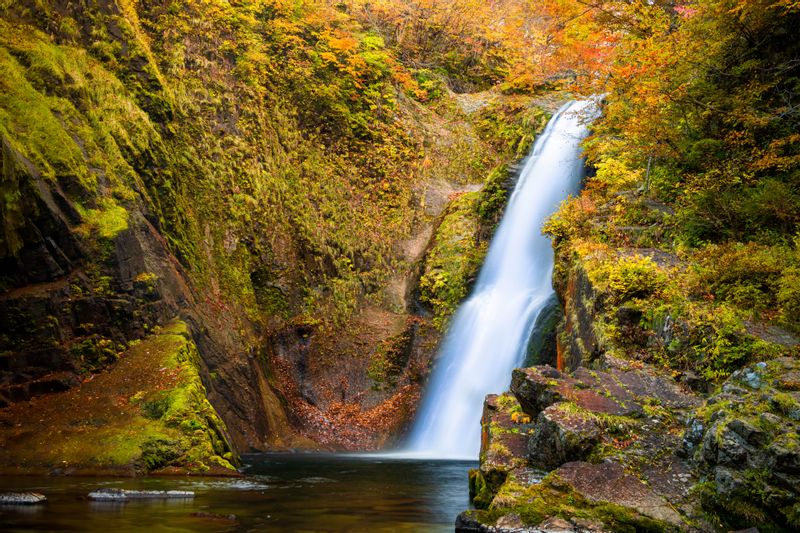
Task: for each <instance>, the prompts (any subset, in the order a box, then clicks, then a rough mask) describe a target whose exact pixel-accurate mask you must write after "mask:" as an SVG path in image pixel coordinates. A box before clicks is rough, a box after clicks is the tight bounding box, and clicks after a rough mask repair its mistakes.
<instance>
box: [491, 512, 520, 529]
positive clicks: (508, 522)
mask: <svg viewBox="0 0 800 533" xmlns="http://www.w3.org/2000/svg"><path fill="white" fill-rule="evenodd" d="M495 525H496V526H497V527H498V528H500V529H522V528H524V527H525V524H524V523H523V522H522V519H521V518H520V517H519V515H518V514H514V513H509V514H507V515H503V516H501V517H500V518H498V519H497V522H496V523H495Z"/></svg>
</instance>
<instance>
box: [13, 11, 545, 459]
mask: <svg viewBox="0 0 800 533" xmlns="http://www.w3.org/2000/svg"><path fill="white" fill-rule="evenodd" d="M0 29H2V31H0V35H1V36H0V64H2V76H0V84H2V96H0V137H2V158H3V173H2V181H1V182H0V190H2V198H3V200H2V203H0V216H1V217H2V224H3V233H2V234H1V235H0V291H2V292H1V293H0V330H1V331H2V334H0V373H1V374H0V408H4V410H3V420H4V426H3V430H2V431H3V439H4V443H5V447H6V449H7V450H9V451H10V452H11V451H12V448H11V446H12V443H14V442H17V443H20V444H19V446H17V447H13V450H18V451H20V453H21V451H22V450H23V448H25V446H30V445H31V443H33V442H40V441H39V440H37V439H36V438H35V437H37V436H39V435H40V434H41V432H42V431H50V430H54V431H57V430H58V428H62V426H63V424H62V423H63V422H65V421H62V423H59V422H58V421H57V420H56V419H55V418H52V417H50V415H48V417H42V421H43V422H42V425H39V426H33V425H31V426H28V424H27V423H26V422H25V420H26V419H27V418H29V417H32V416H36V413H39V412H41V413H50V414H51V415H52V414H54V413H57V412H58V405H59V402H71V401H77V400H75V398H74V396H72V395H74V394H76V392H75V391H80V390H97V388H98V387H99V385H97V383H104V382H109V383H116V382H117V381H116V380H117V379H122V377H120V376H117V375H116V374H115V373H118V372H119V371H120V370H119V369H120V368H127V369H128V371H130V372H132V373H136V372H139V373H141V372H147V373H149V372H152V371H153V369H154V367H152V366H146V365H128V366H126V365H125V364H124V363H123V362H124V361H127V360H130V359H135V358H136V357H139V356H140V355H141V349H140V346H142V345H143V346H153V349H152V350H149V351H147V353H149V354H150V355H151V356H152V357H153V359H154V360H155V361H158V360H161V359H162V358H163V360H168V361H174V360H176V359H175V357H177V356H175V354H176V353H178V352H180V351H181V350H183V348H181V349H177V348H174V347H173V346H172V345H169V343H166V341H164V339H163V338H162V336H163V328H164V327H166V326H167V325H168V324H173V323H175V321H176V320H177V321H179V322H180V323H182V324H185V326H186V330H185V335H184V336H185V338H186V342H187V343H188V344H187V347H186V348H185V350H184V351H186V350H188V351H190V352H191V353H196V354H197V357H194V356H193V357H191V358H185V357H183V356H181V357H182V359H181V361H183V362H181V363H179V364H178V363H176V365H177V367H176V368H180V369H181V371H184V370H185V371H191V372H196V375H197V377H198V379H199V380H200V382H199V385H198V383H197V382H196V381H195V380H194V379H189V378H186V379H181V380H178V381H175V382H169V383H168V384H160V382H159V380H157V379H148V377H151V376H149V374H144V375H141V374H136V375H131V376H130V378H131V379H132V380H133V382H136V383H139V387H140V388H139V389H138V390H135V391H134V390H130V391H128V392H129V393H130V394H128V392H126V393H125V394H120V395H119V397H115V398H113V399H111V400H109V401H112V403H115V404H116V403H118V404H119V405H120V406H124V407H125V409H122V410H121V412H122V415H121V416H122V418H119V417H117V416H116V415H115V416H113V417H111V415H110V414H109V413H107V412H105V411H106V407H107V406H106V405H101V404H96V405H95V404H92V405H93V407H92V408H93V409H95V408H96V409H97V412H87V413H85V415H84V416H83V417H82V418H81V417H78V418H75V419H70V423H69V424H67V425H68V426H69V427H82V428H83V430H82V431H84V432H88V433H89V434H92V433H94V432H96V431H100V430H98V429H92V428H104V427H105V426H106V425H108V426H114V425H115V424H117V425H120V424H122V423H123V422H124V421H125V420H128V422H130V423H131V424H133V423H134V422H135V423H141V424H145V422H144V421H142V419H141V416H143V415H147V412H146V410H147V408H146V407H143V406H146V405H150V404H151V403H152V402H155V401H157V400H158V401H161V400H163V398H162V396H164V394H166V396H164V397H167V396H168V397H169V398H172V399H171V400H169V401H166V400H164V402H165V403H164V402H162V403H164V405H167V404H169V405H172V403H171V402H172V401H173V400H175V401H178V399H179V398H178V397H179V396H180V397H183V396H182V395H183V393H182V392H181V391H184V392H185V390H184V389H185V388H186V387H190V388H193V390H195V389H197V388H198V387H200V389H197V390H200V392H201V394H200V395H201V396H202V397H207V398H208V401H210V406H212V407H213V409H212V411H213V413H210V414H208V416H207V417H200V418H197V417H196V416H195V414H196V413H198V412H200V411H203V412H205V409H206V408H205V407H204V406H205V404H203V403H202V402H200V403H196V402H195V403H194V404H192V405H194V407H191V408H187V409H186V410H183V411H180V412H181V413H183V414H184V415H185V417H186V420H179V419H178V418H179V417H177V416H175V417H172V418H170V419H169V420H168V421H165V420H162V418H163V417H162V416H160V415H159V416H156V415H157V414H159V413H161V411H158V410H156V411H158V412H156V413H155V414H153V415H152V416H151V417H150V418H148V417H147V416H145V417H144V418H145V419H146V420H149V421H150V422H153V423H154V424H155V425H156V426H158V424H161V423H165V424H166V426H167V427H166V428H164V427H161V426H158V427H155V426H153V427H150V426H148V427H150V429H152V430H153V432H154V435H156V434H157V435H156V437H157V438H156V440H155V441H153V442H160V443H161V444H159V446H161V448H163V447H164V446H166V448H169V449H166V450H162V451H164V454H162V455H163V457H169V458H170V460H161V459H159V460H158V461H150V462H148V461H144V460H142V459H141V457H143V456H145V455H146V453H144V452H145V451H146V450H145V449H144V448H142V447H141V446H140V444H142V443H139V444H136V445H135V446H133V448H132V450H131V453H123V454H120V455H118V456H115V457H114V458H110V459H108V460H104V461H99V462H98V461H96V460H95V459H97V457H96V455H97V453H98V452H97V451H96V450H94V449H92V450H88V449H84V452H83V453H84V454H85V457H84V458H83V463H85V464H84V465H83V466H85V467H87V468H89V469H97V468H112V469H113V468H121V469H124V470H126V471H127V470H129V469H130V468H133V469H134V470H136V471H139V472H141V471H148V470H153V469H155V468H165V467H168V466H169V465H171V464H172V465H183V466H187V467H190V468H196V469H200V470H202V469H203V468H206V467H209V466H212V465H215V464H216V465H218V466H219V465H220V464H224V465H227V466H228V467H230V466H231V463H232V462H234V461H233V459H231V458H230V457H229V458H228V459H223V456H224V455H225V454H226V453H229V452H233V456H235V452H246V451H252V450H268V449H287V448H297V447H302V448H320V447H322V448H328V449H340V448H347V449H365V448H374V447H376V446H379V445H381V444H383V443H385V442H386V441H387V439H388V438H389V437H390V436H392V435H396V434H397V433H398V432H399V430H400V429H401V428H402V426H403V424H404V423H405V422H406V421H407V420H408V418H409V417H410V415H411V413H413V410H414V408H415V400H416V398H417V396H418V391H419V387H420V383H421V379H422V377H423V376H424V375H425V373H426V372H427V368H428V362H429V359H430V357H431V355H432V350H433V346H435V343H436V340H437V338H438V335H439V333H438V331H439V330H438V329H437V328H435V327H434V326H433V325H432V323H431V319H430V317H429V316H428V313H429V311H428V310H427V309H425V308H424V307H418V306H416V304H415V303H414V302H415V299H416V297H415V294H416V292H415V291H416V290H417V289H416V288H417V279H418V278H419V276H420V275H422V274H423V273H424V272H425V271H428V272H433V271H434V270H435V268H434V265H433V262H430V264H428V266H425V263H424V261H423V258H424V256H425V252H426V250H427V249H428V247H429V246H428V243H429V241H431V239H433V236H434V228H435V227H437V226H438V223H439V221H440V220H441V215H442V213H443V212H444V211H445V209H446V208H447V206H448V204H449V203H450V201H451V200H452V199H453V198H454V197H455V196H457V193H459V192H463V191H473V193H472V194H473V198H472V203H471V204H470V205H471V206H472V207H470V208H469V209H467V210H466V211H463V210H462V212H459V213H456V211H457V210H454V209H452V208H451V209H450V211H448V212H449V213H451V214H450V215H448V216H449V217H450V218H451V219H453V218H458V217H463V216H466V217H467V218H469V219H470V220H473V221H478V218H479V213H478V207H477V204H475V202H477V200H479V199H480V197H481V195H480V194H479V193H476V192H474V191H475V190H477V189H478V188H479V187H480V183H481V182H482V181H483V180H484V179H485V178H486V176H487V175H488V174H489V173H490V170H491V169H493V168H495V167H497V166H498V165H500V164H501V163H504V162H505V161H508V160H510V159H513V158H515V157H518V156H519V155H521V154H522V153H524V151H525V150H526V147H527V146H528V144H529V143H530V141H531V139H532V137H533V134H534V132H535V131H536V130H537V129H538V128H540V127H541V126H542V125H543V123H544V118H545V117H544V113H543V112H541V111H540V110H539V109H538V108H536V107H532V106H531V99H530V97H526V96H514V95H501V94H499V93H494V92H491V93H481V94H477V95H455V94H453V93H452V92H450V90H449V88H448V82H447V75H446V73H443V74H441V75H437V76H433V75H432V74H431V73H430V72H429V71H427V70H424V69H423V70H424V72H423V71H422V70H418V69H417V70H415V69H414V68H413V67H407V66H405V65H403V64H402V62H401V61H400V60H399V59H398V57H397V54H396V53H395V52H394V51H393V50H392V49H391V48H390V46H389V45H387V44H386V43H385V42H384V40H383V38H382V37H381V36H380V35H379V34H377V33H376V32H374V31H373V30H371V29H370V28H369V27H368V26H366V25H364V24H362V23H361V22H360V21H359V20H357V18H356V17H355V16H353V15H351V14H350V13H348V12H347V10H346V9H344V8H343V6H339V7H335V6H334V7H331V6H329V5H328V3H324V2H320V3H318V4H316V3H310V4H309V5H307V6H305V7H303V8H297V9H296V8H295V7H293V6H289V5H284V4H283V3H280V2H278V3H271V4H269V5H266V4H263V3H261V2H240V3H237V4H236V5H235V6H233V5H231V4H229V3H228V2H167V3H163V2H160V3H159V2H155V3H154V2H128V1H122V0H120V1H116V0H108V1H101V2H77V3H76V2H59V1H54V2H18V3H15V4H14V5H13V6H10V5H9V6H4V7H3V12H2V20H0ZM496 175H497V176H500V178H499V179H500V180H501V181H502V179H505V176H506V174H505V173H503V172H498V173H496ZM501 192H502V191H500V190H499V189H498V188H497V187H495V188H494V189H492V193H493V194H494V197H493V198H492V201H493V202H495V203H496V202H497V200H498V198H499V197H498V196H497V195H498V194H500V193H501ZM500 201H501V202H502V199H501V200H500ZM473 204H475V205H473ZM493 209H495V210H496V206H495V207H494V208H493ZM492 212H493V211H492V209H489V208H486V209H484V210H483V212H482V213H483V215H482V216H484V217H489V218H491V216H492V215H491V213H492ZM453 213H455V214H453ZM489 218H487V219H486V220H489ZM468 225H470V226H469V227H472V229H471V230H470V231H467V232H466V233H464V234H463V235H461V237H460V238H462V239H464V242H465V243H468V244H469V246H477V243H478V241H479V240H480V238H481V237H480V236H479V235H478V233H479V227H480V224H479V222H474V227H473V226H472V225H473V222H469V224H468ZM445 226H446V225H445ZM484 238H485V237H484ZM434 241H435V239H434ZM440 242H441V240H440ZM468 266H469V265H468ZM437 268H438V267H437ZM469 268H474V265H472V266H470V267H469ZM469 268H467V269H465V270H463V272H461V271H460V272H458V273H457V278H458V279H454V283H455V284H456V285H457V286H458V287H462V288H463V287H464V286H466V283H468V278H469V276H470V275H471V271H470V270H469ZM426 269H427V270H426ZM459 290H461V289H459ZM448 305H451V303H449V302H444V307H441V308H440V309H438V310H437V311H436V313H437V316H438V317H439V320H440V321H441V320H445V318H444V317H445V316H446V313H447V310H446V308H447V306H448ZM439 325H441V324H439ZM173 340H176V339H173ZM176 342H177V340H176ZM137 343H141V344H137ZM165 343H166V344H165ZM159 347H161V348H164V349H163V350H161V349H160V348H159ZM157 348H158V349H157ZM176 350H177V351H176ZM187 353H188V352H187ZM137 354H138V355H137ZM173 366H174V365H173ZM189 366H191V367H192V368H193V369H194V370H191V369H189V368H188V367H189ZM167 367H169V365H168V366H167ZM158 368H159V369H160V368H161V367H160V366H159V367H158ZM169 368H171V367H169ZM156 370H158V369H156ZM159 371H160V370H159ZM107 375H109V377H105V376H107ZM100 376H104V379H103V380H101V379H100ZM162 385H163V386H164V390H160V389H159V388H158V387H161V386H162ZM126 390H127V389H126ZM165 391H173V392H170V393H168V394H167V393H165ZM162 393H164V394H162ZM173 393H174V394H173ZM97 394H100V395H101V396H103V394H104V393H101V392H100V391H98V392H97ZM95 396H96V395H93V397H95ZM104 397H105V396H104ZM159 398H161V400H159ZM198 401H199V400H198ZM203 401H205V400H203ZM169 405H167V406H166V407H164V406H162V407H164V409H166V411H165V412H168V411H169ZM137 406H138V407H137ZM129 408H130V409H129ZM143 409H144V411H142V410H143ZM159 409H160V408H159ZM198 410H199V411H198ZM193 413H194V414H193ZM212 414H213V416H212ZM161 415H164V413H161ZM76 416H77V415H76ZM109 417H111V418H113V421H112V420H111V418H109ZM45 419H46V420H48V421H49V422H48V423H45V422H44V420H45ZM201 419H202V420H205V421H204V422H202V423H199V422H198V423H199V424H200V425H199V426H198V427H197V428H196V429H198V430H202V431H203V432H204V434H205V435H206V436H207V439H208V442H215V443H217V444H215V445H214V446H213V447H212V448H213V450H212V449H211V448H203V449H204V450H206V452H207V453H206V452H204V453H205V455H203V454H202V453H199V452H197V450H198V448H197V446H196V443H192V442H186V441H185V437H186V436H185V435H183V434H182V433H180V431H178V433H175V431H173V430H180V427H182V424H183V426H186V425H187V424H188V425H189V426H191V425H192V424H193V423H192V422H191V420H201ZM211 421H213V423H212V422H211ZM189 426H186V427H189ZM20 428H22V429H20ZM48 428H49V429H48ZM65 431H66V430H65ZM24 432H27V433H29V434H30V435H32V437H31V440H24V439H21V435H22V433H24ZM67 433H69V431H66V433H64V435H66V434H67ZM117 436H118V437H119V435H117ZM73 437H74V435H73ZM64 438H66V437H64ZM75 438H77V437H75ZM154 438H155V437H154ZM159 439H160V440H159ZM78 440H80V439H78ZM162 441H165V442H167V445H164V442H162ZM23 442H28V444H27V445H23V444H22V443H23ZM75 442H78V441H75ZM106 444H107V445H109V446H111V445H110V444H108V443H106ZM134 444H135V443H134ZM76 446H77V444H76ZM126 446H127V444H126ZM148 446H149V445H148ZM146 447H147V446H145V448H146ZM191 450H195V452H197V453H195V452H192V451H191ZM23 455H24V454H23ZM68 455H69V458H68V462H69V463H70V464H72V465H73V467H74V465H75V464H79V465H80V463H81V462H82V460H81V455H80V453H77V452H76V453H72V454H68ZM21 457H22V455H16V454H15V453H8V454H5V455H4V461H5V462H7V463H8V464H7V465H6V466H9V465H10V466H15V467H16V466H20V465H28V467H31V468H33V467H34V466H36V467H41V468H44V469H48V468H61V467H60V466H54V465H57V464H60V461H61V459H58V457H56V456H54V455H52V454H46V453H42V454H41V459H40V460H39V461H38V462H36V461H34V463H35V464H34V463H31V462H30V461H31V460H32V459H31V458H30V457H27V456H26V458H25V459H24V460H23V459H21ZM163 457H162V459H163ZM212 459H213V460H212ZM229 459H230V460H229ZM64 460H67V458H66V456H65V459H64ZM74 468H77V467H74Z"/></svg>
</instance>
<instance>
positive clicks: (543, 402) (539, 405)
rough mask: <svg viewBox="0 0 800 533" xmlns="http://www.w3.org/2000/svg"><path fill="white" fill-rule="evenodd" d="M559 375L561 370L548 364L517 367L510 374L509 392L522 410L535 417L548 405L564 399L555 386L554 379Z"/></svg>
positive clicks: (560, 375)
mask: <svg viewBox="0 0 800 533" xmlns="http://www.w3.org/2000/svg"><path fill="white" fill-rule="evenodd" d="M561 377H562V374H561V372H559V371H558V370H556V369H555V368H552V367H551V366H549V365H542V366H536V367H531V368H517V369H515V370H514V372H513V373H512V374H511V392H512V393H513V394H514V396H516V398H517V401H519V404H520V405H521V406H522V410H523V411H525V412H526V413H528V414H529V415H531V416H532V417H534V418H535V417H537V416H538V415H539V413H541V412H542V411H544V410H545V409H546V408H547V407H549V406H550V405H552V404H554V403H556V402H559V401H562V400H563V399H564V398H563V396H562V394H561V391H560V390H558V389H557V388H556V387H555V385H557V383H558V382H557V381H555V380H557V379H560V378H561Z"/></svg>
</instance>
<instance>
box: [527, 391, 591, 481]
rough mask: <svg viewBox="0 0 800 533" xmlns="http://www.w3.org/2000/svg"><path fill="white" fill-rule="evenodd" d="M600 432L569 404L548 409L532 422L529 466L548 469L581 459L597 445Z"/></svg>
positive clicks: (588, 417)
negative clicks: (533, 425)
mask: <svg viewBox="0 0 800 533" xmlns="http://www.w3.org/2000/svg"><path fill="white" fill-rule="evenodd" d="M601 433H602V428H601V427H600V425H599V424H598V422H597V419H596V418H594V417H593V416H591V415H590V414H589V413H587V412H581V411H578V410H576V409H575V408H574V407H573V406H572V405H571V404H567V403H559V404H556V405H551V406H550V407H548V408H547V409H545V410H544V411H542V412H541V413H539V417H538V418H537V419H536V425H535V429H534V432H533V436H532V437H531V439H530V441H529V442H528V455H529V458H530V461H531V464H532V465H533V466H537V467H539V468H545V469H552V468H556V467H558V466H559V465H561V464H563V463H566V462H569V461H577V460H580V459H584V458H585V457H587V456H588V455H589V453H591V451H592V449H593V448H594V446H595V445H596V444H597V443H598V441H599V439H600V435H601Z"/></svg>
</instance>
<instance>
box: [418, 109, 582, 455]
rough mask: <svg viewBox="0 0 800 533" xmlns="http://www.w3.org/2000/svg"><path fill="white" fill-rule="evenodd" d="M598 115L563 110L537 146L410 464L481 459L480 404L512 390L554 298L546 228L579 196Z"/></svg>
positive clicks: (430, 390)
mask: <svg viewBox="0 0 800 533" xmlns="http://www.w3.org/2000/svg"><path fill="white" fill-rule="evenodd" d="M595 112H596V111H595V105H594V103H593V102H591V101H587V102H572V103H569V104H567V105H565V106H564V107H562V108H561V109H560V110H559V111H558V113H556V115H554V116H553V118H552V119H551V120H550V122H549V123H548V125H547V127H546V128H545V130H544V132H543V133H542V134H541V135H540V136H539V138H538V139H537V141H536V143H535V144H534V146H533V149H532V151H531V154H530V156H529V157H528V159H527V160H526V161H525V164H524V167H523V168H522V171H521V173H520V177H519V180H518V182H517V185H516V187H515V188H514V192H513V193H512V195H511V198H510V199H509V202H508V207H507V208H506V212H505V215H504V216H503V219H502V221H501V222H500V226H499V227H498V228H497V231H496V233H495V236H494V238H493V239H492V243H491V245H490V247H489V252H488V254H487V256H486V260H485V262H484V264H483V267H482V268H481V272H480V275H479V276H478V280H477V283H476V284H475V288H474V289H473V292H472V295H471V296H470V297H469V298H468V299H467V300H466V301H465V302H464V303H463V304H461V306H460V307H459V309H458V311H457V312H456V314H455V316H454V317H453V319H452V320H451V323H450V328H449V330H448V332H447V336H446V337H445V339H444V342H443V344H442V346H441V348H440V351H439V356H438V358H437V363H436V366H435V368H434V370H433V374H432V376H431V379H430V382H429V383H428V387H427V390H426V394H425V397H424V399H423V402H422V405H421V406H420V413H419V415H418V417H417V420H416V422H415V424H414V427H413V429H412V432H411V436H410V440H409V443H408V447H407V449H406V450H405V451H404V452H403V453H404V454H405V455H411V456H421V457H433V458H469V459H474V458H476V457H477V455H478V452H479V449H480V440H481V439H480V418H481V411H482V406H483V399H484V397H485V396H486V395H487V394H493V393H495V394H496V393H500V392H503V391H504V390H506V389H507V388H508V384H509V380H510V376H511V370H512V369H513V368H515V367H517V366H519V365H520V364H522V362H523V361H524V359H525V353H526V350H527V346H528V340H529V337H530V333H531V329H532V328H533V326H534V323H535V322H536V317H537V316H538V315H539V312H540V311H541V309H542V307H543V305H544V304H545V303H546V302H547V299H548V298H549V297H550V296H551V295H552V293H553V288H552V282H551V277H552V273H553V251H552V248H551V245H550V240H549V239H548V238H546V237H544V236H543V235H542V234H541V227H542V224H543V223H544V221H545V219H546V218H547V217H548V216H550V215H551V214H552V213H553V212H554V211H555V210H556V209H557V208H558V206H559V204H560V203H561V201H563V200H565V199H566V198H567V197H568V196H569V195H570V194H575V193H576V192H577V191H578V189H579V187H580V182H581V179H582V178H583V169H584V164H583V159H582V157H581V150H580V142H581V141H582V140H583V138H584V137H586V135H587V129H586V126H585V123H586V122H587V120H588V119H590V118H592V116H593V115H594V114H595Z"/></svg>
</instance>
